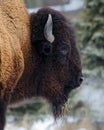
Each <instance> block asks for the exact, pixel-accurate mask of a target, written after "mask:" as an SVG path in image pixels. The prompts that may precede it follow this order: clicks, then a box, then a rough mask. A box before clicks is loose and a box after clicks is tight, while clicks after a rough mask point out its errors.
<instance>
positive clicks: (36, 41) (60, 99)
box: [0, 0, 82, 130]
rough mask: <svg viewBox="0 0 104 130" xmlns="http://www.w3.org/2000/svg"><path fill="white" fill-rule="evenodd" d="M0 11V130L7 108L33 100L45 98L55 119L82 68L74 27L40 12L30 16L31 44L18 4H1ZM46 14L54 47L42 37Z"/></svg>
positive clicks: (9, 1)
mask: <svg viewBox="0 0 104 130" xmlns="http://www.w3.org/2000/svg"><path fill="white" fill-rule="evenodd" d="M11 5H13V7H12V6H11ZM0 11H1V12H2V13H0V15H1V14H2V16H0V17H1V18H2V20H1V21H2V22H1V21H0V22H1V25H2V26H0V36H1V38H0V49H1V58H0V59H1V61H0V65H1V66H0V68H1V69H0V71H1V72H0V74H1V75H0V88H2V89H0V130H3V129H4V124H5V112H6V107H7V105H10V104H13V103H18V102H20V101H22V100H24V99H28V98H31V97H34V96H35V97H36V96H41V97H44V98H46V99H47V100H48V101H49V102H50V103H51V104H52V108H53V113H54V115H55V116H58V115H59V113H60V110H61V107H62V105H63V104H64V103H65V102H66V101H67V99H68V94H69V92H70V91H71V90H72V89H74V88H76V87H78V86H79V85H80V84H81V77H82V73H81V69H82V67H81V61H80V55H79V52H78V49H77V47H76V40H75V34H74V30H73V27H72V26H71V24H70V23H68V21H67V20H66V19H65V17H64V16H63V15H62V14H61V13H59V12H57V11H54V10H52V9H49V8H46V9H41V10H39V11H38V12H37V13H36V14H35V13H33V14H32V15H31V19H30V21H31V23H30V24H31V44H30V41H29V39H30V30H29V17H28V15H27V12H26V10H25V7H24V4H23V3H22V2H21V0H18V1H17V0H4V2H2V4H1V3H0ZM49 13H50V14H51V15H52V19H53V34H54V36H55V40H54V42H53V43H50V42H49V41H47V40H46V39H45V37H44V33H43V32H44V26H45V23H46V21H47V18H48V15H49ZM3 23H5V24H3ZM7 23H8V24H7ZM43 50H44V52H43ZM50 50H51V51H50ZM22 72H23V73H22ZM21 75H22V76H21ZM9 97H11V98H9ZM8 101H9V102H8Z"/></svg>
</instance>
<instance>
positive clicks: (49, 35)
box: [44, 14, 55, 43]
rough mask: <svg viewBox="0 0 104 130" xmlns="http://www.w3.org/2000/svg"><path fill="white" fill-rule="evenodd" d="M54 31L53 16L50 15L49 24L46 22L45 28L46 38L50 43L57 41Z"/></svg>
mask: <svg viewBox="0 0 104 130" xmlns="http://www.w3.org/2000/svg"><path fill="white" fill-rule="evenodd" d="M52 30H53V21H52V15H51V14H49V15H48V19H47V22H46V24H45V27H44V36H45V38H46V39H47V40H48V41H49V42H50V43H53V41H54V39H55V37H54V35H53V33H52Z"/></svg>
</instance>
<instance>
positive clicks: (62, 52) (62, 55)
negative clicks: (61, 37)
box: [56, 44, 70, 65]
mask: <svg viewBox="0 0 104 130" xmlns="http://www.w3.org/2000/svg"><path fill="white" fill-rule="evenodd" d="M56 55H57V56H56V59H57V61H58V62H59V63H61V64H62V65H65V64H66V63H67V62H68V58H69V56H70V47H69V46H68V45H67V44H61V45H60V46H58V47H57V50H56Z"/></svg>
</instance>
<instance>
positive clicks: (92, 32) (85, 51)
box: [76, 0, 104, 78]
mask: <svg viewBox="0 0 104 130" xmlns="http://www.w3.org/2000/svg"><path fill="white" fill-rule="evenodd" d="M76 25H77V27H78V34H79V42H80V43H81V44H80V47H81V49H82V56H83V62H84V63H83V64H84V67H85V70H86V71H85V72H86V73H88V74H94V75H99V76H101V77H103V78H104V0H85V8H84V10H83V12H82V14H81V17H80V19H79V21H78V22H77V24H76ZM86 68H87V69H86Z"/></svg>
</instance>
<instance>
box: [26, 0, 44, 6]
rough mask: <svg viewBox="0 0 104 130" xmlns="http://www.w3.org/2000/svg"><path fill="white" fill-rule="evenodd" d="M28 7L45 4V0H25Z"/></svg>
mask: <svg viewBox="0 0 104 130" xmlns="http://www.w3.org/2000/svg"><path fill="white" fill-rule="evenodd" d="M24 1H25V3H26V6H27V8H34V7H38V6H43V5H44V0H24Z"/></svg>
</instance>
